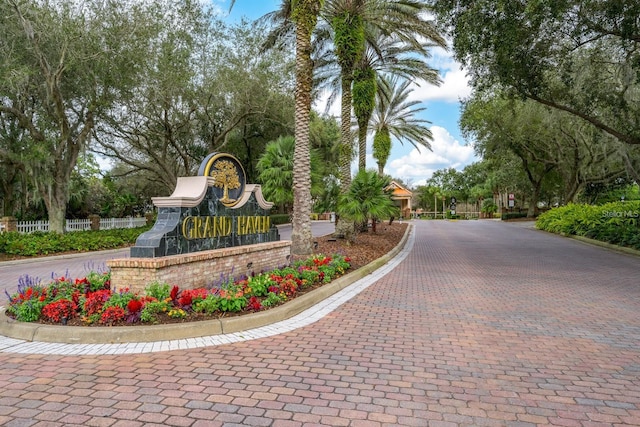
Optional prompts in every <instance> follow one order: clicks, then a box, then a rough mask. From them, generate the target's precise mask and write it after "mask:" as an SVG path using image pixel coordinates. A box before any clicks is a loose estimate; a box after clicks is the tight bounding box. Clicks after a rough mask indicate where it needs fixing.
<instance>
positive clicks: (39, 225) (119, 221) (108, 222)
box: [17, 217, 147, 233]
mask: <svg viewBox="0 0 640 427" xmlns="http://www.w3.org/2000/svg"><path fill="white" fill-rule="evenodd" d="M146 223H147V220H146V218H144V217H142V218H100V230H112V229H116V228H135V227H142V226H143V225H145V224H146ZM17 228H18V233H33V232H34V231H49V221H18V223H17ZM65 230H66V231H84V230H91V220H90V219H67V220H66V221H65Z"/></svg>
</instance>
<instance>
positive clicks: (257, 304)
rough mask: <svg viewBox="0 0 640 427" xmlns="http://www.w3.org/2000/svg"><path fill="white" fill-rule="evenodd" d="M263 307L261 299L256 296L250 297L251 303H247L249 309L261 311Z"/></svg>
mask: <svg viewBox="0 0 640 427" xmlns="http://www.w3.org/2000/svg"><path fill="white" fill-rule="evenodd" d="M261 309H262V303H261V302H260V300H258V298H256V297H251V298H249V303H248V304H247V310H252V311H260V310H261Z"/></svg>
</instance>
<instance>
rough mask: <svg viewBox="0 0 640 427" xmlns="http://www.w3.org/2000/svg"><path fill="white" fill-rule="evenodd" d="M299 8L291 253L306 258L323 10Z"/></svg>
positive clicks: (314, 6)
mask: <svg viewBox="0 0 640 427" xmlns="http://www.w3.org/2000/svg"><path fill="white" fill-rule="evenodd" d="M296 9H297V10H295V19H296V88H295V102H296V112H295V140H296V145H295V148H294V152H293V153H294V154H293V215H292V220H291V223H292V231H291V255H292V256H293V258H294V259H296V258H303V257H306V256H308V255H310V254H311V253H312V243H313V235H312V234H311V151H310V147H309V121H310V114H311V88H312V84H313V81H312V74H313V62H312V61H311V32H312V31H313V28H314V27H315V23H316V20H317V16H318V13H319V12H320V2H309V3H299V4H298V6H296Z"/></svg>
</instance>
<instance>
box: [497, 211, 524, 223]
mask: <svg viewBox="0 0 640 427" xmlns="http://www.w3.org/2000/svg"><path fill="white" fill-rule="evenodd" d="M526 217H527V213H526V212H505V213H503V214H502V215H501V217H500V218H502V220H503V221H506V220H509V219H517V218H526Z"/></svg>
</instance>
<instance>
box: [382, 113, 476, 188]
mask: <svg viewBox="0 0 640 427" xmlns="http://www.w3.org/2000/svg"><path fill="white" fill-rule="evenodd" d="M431 132H432V133H433V141H432V142H431V148H432V149H433V151H429V150H427V149H424V148H423V149H421V150H420V151H418V150H417V149H415V148H414V149H413V150H411V152H410V153H409V154H407V155H405V156H402V157H399V158H396V159H394V160H392V161H391V162H389V163H388V164H387V166H386V167H385V173H387V174H389V175H391V176H392V177H396V178H400V179H402V180H405V181H409V182H411V183H412V184H413V185H423V184H425V182H426V180H427V179H429V178H431V175H433V172H435V171H437V170H439V169H444V168H454V169H458V170H461V169H463V168H464V167H465V166H467V165H468V164H470V163H473V162H474V161H476V160H477V159H476V156H475V153H474V151H473V147H471V146H470V145H463V144H461V143H460V142H459V141H458V140H456V139H455V138H454V137H453V136H452V135H451V134H450V133H449V132H448V131H447V130H446V129H445V128H443V127H440V126H432V127H431Z"/></svg>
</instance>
